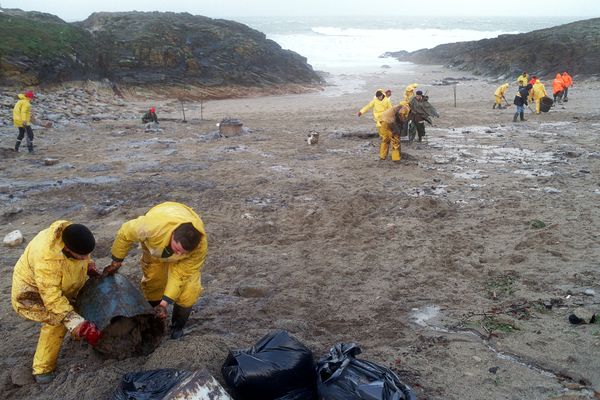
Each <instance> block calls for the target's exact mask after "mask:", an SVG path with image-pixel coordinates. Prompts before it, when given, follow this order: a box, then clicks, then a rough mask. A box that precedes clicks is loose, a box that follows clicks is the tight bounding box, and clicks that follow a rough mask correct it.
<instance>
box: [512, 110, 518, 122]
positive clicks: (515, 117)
mask: <svg viewBox="0 0 600 400" xmlns="http://www.w3.org/2000/svg"><path fill="white" fill-rule="evenodd" d="M518 116H519V113H518V112H516V113H515V115H514V116H513V122H517V117H518Z"/></svg>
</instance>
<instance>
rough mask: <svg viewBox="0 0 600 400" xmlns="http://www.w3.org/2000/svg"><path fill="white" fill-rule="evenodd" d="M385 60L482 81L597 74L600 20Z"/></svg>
mask: <svg viewBox="0 0 600 400" xmlns="http://www.w3.org/2000/svg"><path fill="white" fill-rule="evenodd" d="M386 56H390V57H394V58H397V59H398V60H401V61H412V62H414V63H417V64H444V65H445V66H447V67H450V68H456V69H460V70H464V71H471V72H473V73H475V74H479V75H488V76H499V75H506V74H508V75H515V74H516V75H518V74H520V73H521V72H523V71H528V72H529V73H530V74H532V73H533V74H536V75H538V76H542V77H549V76H551V77H554V75H555V74H556V73H557V72H563V71H568V72H569V73H570V74H571V75H579V76H591V75H600V18H594V19H589V20H584V21H577V22H573V23H570V24H565V25H560V26H556V27H553V28H547V29H540V30H537V31H532V32H528V33H521V34H516V35H500V36H498V37H497V38H494V39H484V40H479V41H473V42H460V43H449V44H443V45H439V46H437V47H434V48H433V49H422V50H417V51H414V52H411V53H408V52H390V53H386ZM516 75H515V76H516Z"/></svg>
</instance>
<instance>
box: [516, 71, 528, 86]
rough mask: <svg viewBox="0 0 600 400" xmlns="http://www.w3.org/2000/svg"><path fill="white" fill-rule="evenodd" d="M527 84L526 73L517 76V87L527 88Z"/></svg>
mask: <svg viewBox="0 0 600 400" xmlns="http://www.w3.org/2000/svg"><path fill="white" fill-rule="evenodd" d="M527 83H529V75H528V74H526V73H523V74H521V75H519V77H518V78H517V84H518V85H519V86H527Z"/></svg>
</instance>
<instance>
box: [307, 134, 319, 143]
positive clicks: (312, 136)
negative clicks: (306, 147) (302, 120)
mask: <svg viewBox="0 0 600 400" xmlns="http://www.w3.org/2000/svg"><path fill="white" fill-rule="evenodd" d="M306 143H308V144H318V143H319V132H315V131H310V132H309V133H308V137H307V138H306Z"/></svg>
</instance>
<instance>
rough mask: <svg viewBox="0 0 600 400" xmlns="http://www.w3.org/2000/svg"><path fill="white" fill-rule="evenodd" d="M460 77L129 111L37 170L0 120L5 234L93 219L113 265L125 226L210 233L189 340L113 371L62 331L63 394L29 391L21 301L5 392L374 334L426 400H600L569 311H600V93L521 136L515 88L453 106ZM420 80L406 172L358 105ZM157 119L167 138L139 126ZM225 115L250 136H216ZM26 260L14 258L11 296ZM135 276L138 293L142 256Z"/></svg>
mask: <svg viewBox="0 0 600 400" xmlns="http://www.w3.org/2000/svg"><path fill="white" fill-rule="evenodd" d="M447 77H455V78H462V77H465V78H470V76H469V75H467V74H464V73H462V72H457V71H449V70H446V69H443V68H441V67H436V66H428V67H421V66H417V67H415V70H413V71H404V72H402V73H394V72H392V71H382V73H381V74H371V75H357V76H347V77H346V78H347V79H345V83H342V85H341V86H337V87H335V86H332V87H328V88H326V90H325V91H324V92H318V93H309V94H301V95H300V94H298V95H288V96H268V97H260V98H244V99H232V100H219V101H209V102H206V103H204V104H203V109H202V115H203V117H204V120H200V115H201V110H200V103H186V105H185V107H186V119H187V120H188V122H187V123H185V124H184V123H181V122H178V120H179V119H181V112H180V106H181V105H180V103H179V102H178V101H176V100H160V101H156V100H153V101H150V100H148V97H145V98H137V99H133V98H128V99H125V102H126V106H125V107H117V106H115V107H112V108H111V113H113V114H114V115H118V116H120V118H122V119H118V120H107V119H100V120H98V121H89V122H86V123H78V124H69V125H66V124H59V125H58V126H56V127H54V128H52V129H49V130H44V131H42V130H37V131H36V134H37V139H36V145H37V146H38V147H37V151H38V153H37V154H36V155H33V156H30V155H28V154H26V153H23V152H21V153H18V154H15V153H13V152H12V151H11V150H10V149H11V148H12V146H13V145H14V136H15V132H13V129H12V128H10V127H6V126H4V127H1V128H0V139H1V151H2V153H1V155H2V157H1V158H0V170H1V171H2V174H1V178H0V200H1V205H0V215H2V220H3V222H4V225H3V226H4V229H3V232H4V234H7V233H8V232H10V231H12V230H14V229H20V230H21V231H22V232H23V234H24V236H25V237H26V239H31V238H32V237H33V236H34V235H35V234H36V233H37V232H38V231H39V230H41V229H44V228H46V227H47V226H48V225H49V224H50V223H51V222H53V221H54V220H57V219H62V218H65V219H70V220H73V221H76V222H79V223H84V224H86V225H88V226H90V228H91V229H92V231H93V232H94V233H95V235H96V238H97V242H98V246H97V249H96V251H95V252H94V257H95V258H96V260H97V263H98V265H99V266H102V265H104V264H108V262H109V251H110V246H111V243H112V238H113V237H114V234H115V232H116V230H117V229H118V228H119V226H120V224H121V223H122V222H124V221H126V220H127V219H129V218H133V217H135V216H137V215H141V214H142V213H144V212H145V211H146V210H147V209H149V208H150V207H151V206H153V205H155V204H157V203H159V202H162V201H167V200H175V201H181V202H183V203H186V204H188V205H190V206H192V207H193V208H194V209H195V210H196V211H198V213H199V214H200V215H201V217H202V219H203V220H204V222H205V224H206V230H207V233H208V235H209V253H208V257H207V260H206V264H205V266H204V269H203V275H202V280H203V286H204V288H205V292H204V295H203V296H202V298H201V299H200V300H199V301H198V302H197V304H196V305H195V307H194V313H193V314H192V316H191V320H190V323H189V325H188V327H187V329H186V333H187V334H186V336H185V337H184V338H183V340H180V341H171V340H167V339H165V340H164V341H163V343H162V344H161V346H159V347H158V348H157V350H156V351H155V352H154V353H152V354H150V355H148V356H142V357H135V358H128V359H125V360H114V359H103V358H102V357H100V356H98V355H96V354H95V353H94V352H93V351H92V350H91V349H90V348H88V347H86V346H82V345H80V344H79V343H76V342H73V341H71V340H69V339H66V340H65V343H64V345H63V349H62V352H61V357H60V359H59V362H58V370H57V371H58V377H57V379H56V380H55V381H54V382H53V383H52V384H50V385H48V386H45V387H40V386H38V385H35V384H30V385H26V386H23V387H17V386H14V385H13V384H12V383H11V371H12V370H13V369H15V368H19V367H21V368H22V367H23V366H28V365H30V363H31V359H32V356H33V352H34V349H35V344H36V342H37V335H38V331H39V325H38V324H35V323H32V322H28V321H25V320H22V319H20V318H19V317H18V316H17V315H16V314H15V313H14V312H13V311H12V309H11V306H10V302H8V301H5V302H4V303H3V305H1V306H0V307H1V311H2V318H1V320H0V329H1V330H2V337H3V339H4V345H3V346H2V348H1V350H0V363H1V366H2V372H0V377H1V379H2V381H1V386H0V392H1V393H2V397H3V398H9V399H29V398H30V399H34V398H35V399H39V398H48V399H55V398H61V397H62V398H65V399H71V398H73V399H75V398H78V399H79V398H83V399H87V398H89V399H92V398H94V399H95V398H106V397H108V396H109V395H110V393H112V391H113V390H114V388H115V387H116V386H117V384H118V382H119V380H120V379H121V376H122V375H123V374H124V373H126V372H131V371H136V370H141V369H152V368H167V367H172V368H184V369H194V368H200V367H202V366H206V367H207V368H208V370H209V371H210V372H211V373H212V374H213V375H214V376H215V377H216V378H217V379H219V380H220V381H221V383H223V381H222V378H221V376H220V367H221V365H222V363H223V361H224V360H225V358H226V356H227V352H228V350H229V349H238V348H242V347H247V346H250V345H252V344H253V343H255V342H256V341H257V340H259V339H260V338H261V337H262V336H263V335H264V334H265V333H267V332H270V331H272V330H273V329H276V328H282V329H286V330H288V331H289V332H290V333H291V334H292V335H294V336H295V337H296V338H298V339H299V340H300V341H302V342H303V343H305V344H306V345H307V346H308V347H309V348H310V349H311V350H313V352H314V353H315V357H316V358H319V357H321V356H324V355H325V354H326V353H327V351H328V349H329V347H331V346H332V345H333V344H335V343H337V342H357V343H358V344H359V345H360V346H361V347H362V349H363V354H361V356H360V357H362V358H364V359H368V360H370V361H374V362H377V363H380V364H382V365H385V366H388V367H391V368H392V369H394V370H395V371H396V372H397V373H398V375H399V376H400V378H401V380H402V381H403V382H406V383H408V384H409V385H411V386H412V387H413V388H414V389H415V391H416V393H417V394H418V396H419V398H421V399H465V398H466V399H483V398H494V399H549V398H550V399H572V398H577V399H592V398H594V397H593V396H594V392H595V391H599V390H600V364H599V361H598V357H597V351H598V346H600V325H597V324H585V325H572V324H570V323H569V321H568V316H569V314H570V313H571V312H572V311H573V310H574V309H575V308H576V307H579V306H584V307H587V308H589V309H592V310H597V309H598V304H599V303H600V300H599V299H600V297H599V296H600V284H599V282H600V280H599V278H600V276H599V272H598V270H599V269H598V267H599V266H600V265H599V264H598V260H599V259H600V257H599V256H600V246H599V244H600V243H599V242H600V237H599V236H598V227H599V226H600V224H599V222H600V211H599V210H600V208H599V207H598V204H599V200H600V180H599V173H600V141H599V140H598V139H599V137H598V135H599V130H600V115H599V113H598V110H597V107H596V106H595V105H596V104H598V103H599V101H600V83H599V82H597V81H586V82H580V81H578V79H577V77H575V88H573V89H572V90H571V92H570V95H569V98H570V101H569V102H568V103H566V104H564V105H560V106H557V107H555V108H553V109H552V110H551V111H550V112H549V113H547V114H542V115H534V114H532V113H531V112H530V111H527V113H526V118H527V121H526V122H523V123H512V111H513V110H512V109H511V108H514V106H512V107H511V108H509V109H506V110H492V104H493V92H494V90H495V88H496V87H497V86H499V85H500V84H501V83H502V82H487V81H486V80H483V79H481V78H476V79H475V80H462V81H460V83H459V84H458V85H457V87H456V89H457V90H456V94H457V101H456V106H455V105H454V92H453V87H452V86H436V85H433V83H435V82H439V81H441V80H442V79H444V78H447ZM515 78H516V77H515ZM413 82H417V83H419V84H421V89H422V90H427V91H428V94H429V96H430V102H431V103H432V104H433V105H434V106H435V107H436V108H437V110H438V111H439V113H440V118H437V119H435V120H434V126H433V127H430V126H427V136H426V141H425V142H424V143H408V142H402V161H401V162H400V163H399V164H395V163H393V162H392V161H391V160H387V161H379V160H378V146H379V140H378V138H377V137H374V136H373V135H374V134H375V129H374V123H373V121H372V119H371V115H370V113H369V114H367V115H364V116H362V117H360V118H359V117H357V116H356V113H357V111H358V110H359V109H360V108H361V107H362V106H363V105H364V104H366V103H367V102H368V101H370V99H371V98H372V96H373V93H374V91H375V90H376V89H377V88H391V89H392V90H393V95H392V100H394V102H397V101H398V100H399V99H400V97H401V94H402V92H403V90H404V88H405V87H406V85H408V84H409V83H413ZM546 86H547V89H550V84H549V82H548V83H547V85H546ZM515 92H516V84H515V83H511V88H510V89H509V93H510V95H509V96H508V97H507V98H508V99H509V100H510V99H512V97H513V96H514V93H515ZM107 102H108V101H107ZM150 105H155V106H156V107H157V110H158V114H159V118H163V119H164V120H163V122H161V124H160V126H161V128H162V129H163V131H162V132H160V133H146V132H144V129H143V126H142V125H141V123H140V122H139V120H138V118H139V117H140V116H141V114H142V112H143V111H144V110H145V109H146V108H148V107H149V106H150ZM226 117H233V118H239V119H240V120H241V121H242V122H243V123H244V126H245V127H246V128H248V129H249V131H248V132H247V133H245V134H243V135H242V136H239V137H231V138H220V137H218V136H217V135H215V134H214V133H213V132H214V131H215V130H216V124H217V123H218V122H219V121H221V119H223V118H226ZM310 131H317V132H319V133H320V137H319V143H318V145H314V146H310V145H308V144H307V143H306V137H307V134H308V133H309V132H310ZM46 157H52V158H57V159H59V163H58V164H56V165H53V166H45V165H44V162H43V160H44V158H46ZM19 210H20V211H19ZM535 221H541V222H543V224H539V223H536V222H535ZM542 225H543V227H541V226H542ZM24 246H25V244H23V245H21V246H20V247H17V248H8V247H5V248H4V250H3V252H2V253H1V256H0V257H1V260H2V263H1V265H2V272H3V276H4V278H3V279H2V280H1V281H0V288H1V289H2V292H3V293H5V295H6V298H8V296H9V295H10V284H11V281H10V279H11V271H12V268H13V265H14V263H15V262H16V260H17V259H18V257H19V256H20V254H21V253H22V251H23V249H24ZM123 272H124V273H125V274H126V275H128V276H129V277H130V279H132V280H133V281H135V282H137V281H138V279H139V277H140V271H139V266H138V265H137V255H136V252H135V251H134V252H133V253H132V254H131V255H130V256H129V257H128V258H127V260H126V262H125V267H124V268H123ZM586 291H587V292H586ZM586 293H587V294H586Z"/></svg>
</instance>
